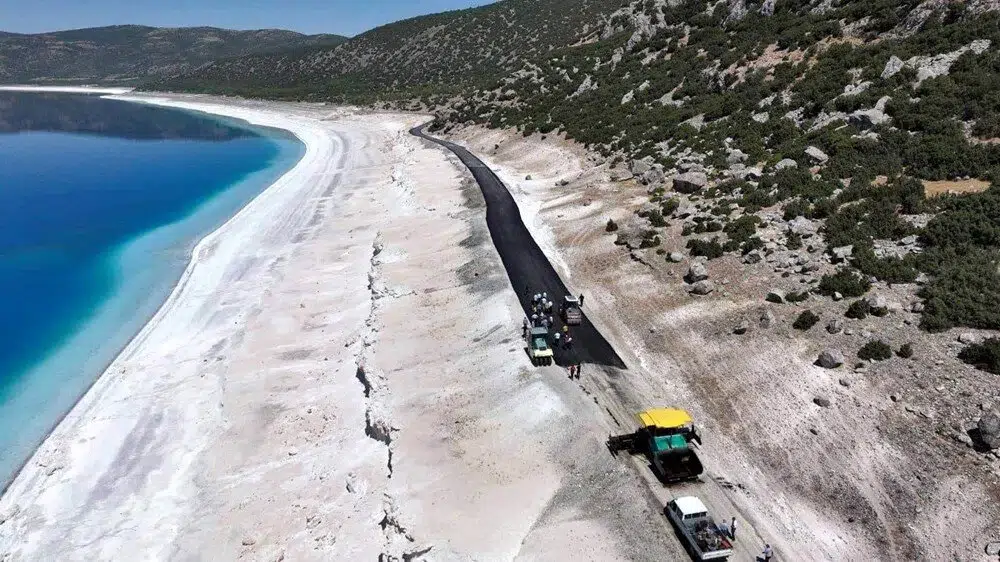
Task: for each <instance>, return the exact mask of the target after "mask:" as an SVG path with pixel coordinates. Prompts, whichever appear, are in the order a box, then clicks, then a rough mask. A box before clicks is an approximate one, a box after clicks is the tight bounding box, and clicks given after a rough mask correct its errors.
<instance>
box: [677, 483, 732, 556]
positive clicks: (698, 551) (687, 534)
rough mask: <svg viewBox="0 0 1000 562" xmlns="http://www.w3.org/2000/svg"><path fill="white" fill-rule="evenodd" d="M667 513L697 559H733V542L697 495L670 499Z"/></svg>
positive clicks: (688, 549) (685, 544)
mask: <svg viewBox="0 0 1000 562" xmlns="http://www.w3.org/2000/svg"><path fill="white" fill-rule="evenodd" d="M663 511H664V512H666V514H667V519H670V522H671V523H673V525H674V528H675V529H677V534H679V535H680V536H681V538H682V539H683V542H684V547H685V548H686V549H687V551H688V553H690V554H691V557H692V558H694V559H695V560H725V559H726V558H729V557H730V556H732V554H733V543H732V542H730V540H729V537H728V536H727V535H726V532H725V531H724V530H723V529H721V528H720V527H719V526H718V525H717V524H716V523H715V520H714V519H712V516H711V515H709V514H708V508H706V507H705V504H704V503H703V502H702V501H701V500H700V499H698V498H696V497H694V496H684V497H680V498H676V499H673V500H670V502H669V503H668V504H667V507H665V508H663Z"/></svg>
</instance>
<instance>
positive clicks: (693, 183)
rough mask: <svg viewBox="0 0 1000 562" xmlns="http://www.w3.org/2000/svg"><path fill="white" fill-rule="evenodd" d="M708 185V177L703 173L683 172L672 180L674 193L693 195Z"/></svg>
mask: <svg viewBox="0 0 1000 562" xmlns="http://www.w3.org/2000/svg"><path fill="white" fill-rule="evenodd" d="M706 185H708V176H706V175H705V173H704V172H685V173H683V174H680V175H679V176H676V177H675V178H674V191H679V192H681V193H695V192H697V191H701V190H702V189H704V188H705V186H706Z"/></svg>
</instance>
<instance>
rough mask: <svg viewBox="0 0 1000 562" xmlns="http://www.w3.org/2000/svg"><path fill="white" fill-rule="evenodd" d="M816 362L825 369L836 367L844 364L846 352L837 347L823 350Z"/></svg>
mask: <svg viewBox="0 0 1000 562" xmlns="http://www.w3.org/2000/svg"><path fill="white" fill-rule="evenodd" d="M816 364H817V365H819V366H820V367H823V368H824V369H836V368H837V367H839V366H841V365H843V364H844V354H843V353H841V352H839V351H837V350H835V349H826V350H823V353H820V354H819V358H818V359H816ZM821 405H822V404H821Z"/></svg>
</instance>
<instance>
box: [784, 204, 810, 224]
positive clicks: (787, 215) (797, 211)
mask: <svg viewBox="0 0 1000 562" xmlns="http://www.w3.org/2000/svg"><path fill="white" fill-rule="evenodd" d="M807 214H809V202H808V201H806V200H804V199H793V200H792V201H791V202H790V203H786V204H785V207H784V214H783V215H782V218H783V219H785V220H786V221H790V220H792V219H794V218H795V217H804V216H806V215H807Z"/></svg>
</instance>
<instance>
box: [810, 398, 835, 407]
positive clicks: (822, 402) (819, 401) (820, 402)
mask: <svg viewBox="0 0 1000 562" xmlns="http://www.w3.org/2000/svg"><path fill="white" fill-rule="evenodd" d="M813 404H816V405H817V406H819V407H820V408H829V407H830V406H831V405H832V404H833V403H832V402H830V399H829V398H826V397H825V396H817V397H816V398H813Z"/></svg>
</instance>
